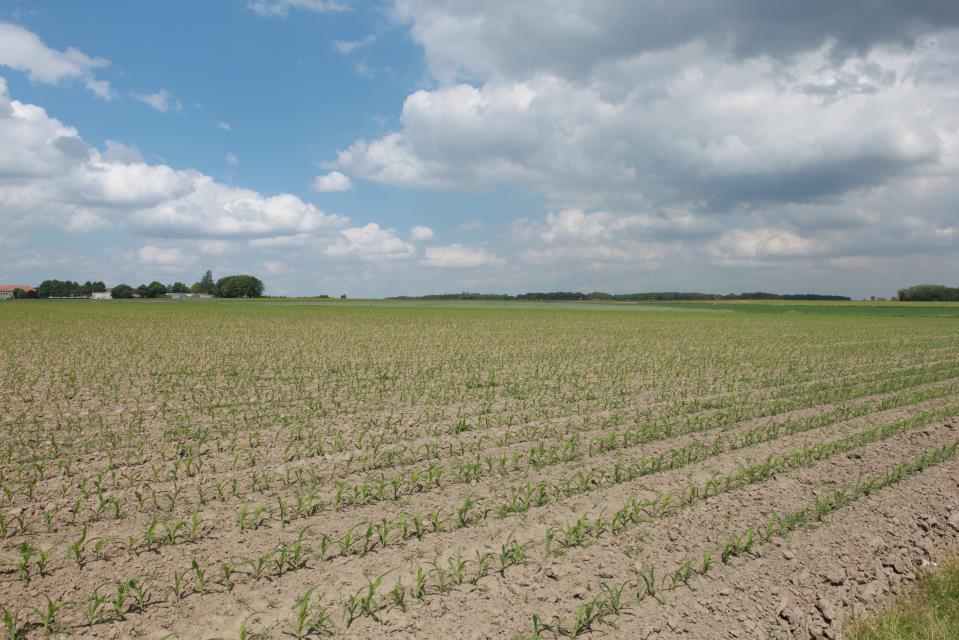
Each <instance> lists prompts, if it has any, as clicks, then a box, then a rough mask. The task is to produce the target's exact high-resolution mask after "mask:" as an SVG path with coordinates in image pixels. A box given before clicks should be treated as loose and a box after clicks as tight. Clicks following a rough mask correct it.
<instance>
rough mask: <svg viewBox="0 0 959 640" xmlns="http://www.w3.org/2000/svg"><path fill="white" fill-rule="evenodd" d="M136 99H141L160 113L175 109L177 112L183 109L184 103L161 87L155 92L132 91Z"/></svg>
mask: <svg viewBox="0 0 959 640" xmlns="http://www.w3.org/2000/svg"><path fill="white" fill-rule="evenodd" d="M130 95H132V96H133V98H134V99H135V100H139V101H140V102H142V103H143V104H145V105H149V106H150V107H153V108H154V109H156V110H157V111H159V112H160V113H166V112H167V111H170V110H173V111H176V112H177V113H179V112H181V111H183V103H182V102H180V101H179V100H177V99H176V98H174V97H173V95H171V94H170V92H169V91H167V90H166V89H160V90H159V91H154V92H153V93H136V92H134V93H131V94H130Z"/></svg>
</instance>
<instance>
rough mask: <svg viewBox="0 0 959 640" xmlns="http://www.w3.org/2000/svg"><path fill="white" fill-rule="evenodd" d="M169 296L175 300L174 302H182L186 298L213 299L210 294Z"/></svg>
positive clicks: (171, 294) (172, 294) (173, 294)
mask: <svg viewBox="0 0 959 640" xmlns="http://www.w3.org/2000/svg"><path fill="white" fill-rule="evenodd" d="M167 296H169V297H171V298H173V299H174V300H180V299H184V298H189V299H196V298H212V297H213V296H211V295H210V294H208V293H168V294H167Z"/></svg>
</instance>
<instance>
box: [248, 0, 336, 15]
mask: <svg viewBox="0 0 959 640" xmlns="http://www.w3.org/2000/svg"><path fill="white" fill-rule="evenodd" d="M246 8H247V9H249V10H250V11H252V12H253V13H255V14H257V15H258V16H263V17H265V18H276V17H280V18H285V17H286V16H287V15H288V14H289V13H290V10H291V9H300V10H303V11H314V12H316V13H339V12H341V11H349V9H350V7H349V5H346V4H343V3H342V2H335V0H251V2H248V3H247V4H246Z"/></svg>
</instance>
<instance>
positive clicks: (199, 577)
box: [190, 558, 207, 593]
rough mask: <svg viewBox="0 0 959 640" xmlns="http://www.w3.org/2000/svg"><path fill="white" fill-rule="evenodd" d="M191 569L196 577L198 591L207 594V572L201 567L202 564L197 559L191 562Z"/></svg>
mask: <svg viewBox="0 0 959 640" xmlns="http://www.w3.org/2000/svg"><path fill="white" fill-rule="evenodd" d="M190 567H191V568H192V569H193V574H194V575H195V576H196V586H197V591H199V592H200V593H206V577H207V576H206V570H205V569H203V568H201V567H200V564H199V563H198V562H197V561H196V558H194V559H193V560H192V561H191V562H190Z"/></svg>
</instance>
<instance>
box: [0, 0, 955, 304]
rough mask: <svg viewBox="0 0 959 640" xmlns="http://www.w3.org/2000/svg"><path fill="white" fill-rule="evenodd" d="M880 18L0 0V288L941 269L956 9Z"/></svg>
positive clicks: (828, 278)
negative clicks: (218, 280)
mask: <svg viewBox="0 0 959 640" xmlns="http://www.w3.org/2000/svg"><path fill="white" fill-rule="evenodd" d="M866 4H868V5H869V6H868V8H867V9H860V5H862V7H866ZM900 5H902V3H896V2H889V3H883V2H880V3H865V4H863V3H858V2H850V3H845V4H844V5H843V6H838V7H834V6H832V4H829V3H827V4H826V5H824V7H823V8H822V9H821V10H820V11H798V12H797V10H796V9H792V8H790V6H791V5H788V4H784V5H783V6H781V7H777V8H776V9H775V10H768V7H767V9H766V10H762V11H757V10H756V6H755V5H754V3H752V2H749V1H747V0H742V1H736V2H732V3H730V4H729V5H728V6H726V7H724V9H723V10H722V11H721V12H720V13H717V9H716V7H715V6H714V5H713V4H712V3H708V2H698V1H690V2H686V3H676V4H675V5H671V6H669V7H667V6H665V5H663V4H661V3H654V2H651V3H644V2H625V1H615V0H604V1H602V2H587V1H585V0H583V1H578V0H570V1H569V2H559V1H557V0H550V1H547V0H543V1H542V2H540V1H539V0H536V1H531V2H529V3H511V2H484V3H476V2H462V1H453V0H450V1H448V2H447V1H436V2H426V1H420V0H396V1H395V2H379V1H377V2H347V1H346V0H338V1H332V0H253V1H250V2H246V1H234V2H212V1H211V2H202V3H196V2H165V3H151V4H147V3H127V2H99V3H75V2H27V1H14V2H10V3H7V4H6V5H4V7H0V78H2V81H3V91H2V93H0V221H2V222H3V223H4V224H5V227H6V229H7V232H6V233H5V234H3V236H2V238H0V280H3V281H16V282H38V281H39V280H42V279H44V278H51V277H57V278H70V279H77V280H86V279H102V280H105V281H107V282H108V284H115V283H117V282H121V281H123V282H132V283H134V284H138V283H139V282H142V281H147V280H152V279H160V280H162V281H165V282H173V281H174V280H182V281H185V282H188V283H189V282H193V281H195V280H197V279H198V278H199V275H200V274H202V272H203V271H204V270H205V269H208V268H209V269H212V270H213V271H214V273H215V275H217V276H220V275H226V274H227V273H235V272H247V273H254V274H256V275H258V276H259V277H261V278H262V279H263V280H264V281H265V283H266V285H267V290H268V292H269V293H274V294H296V295H303V294H314V293H328V294H334V295H335V294H339V293H342V292H346V293H349V294H350V295H374V296H378V295H390V294H420V293H435V292H443V291H460V290H467V289H468V290H482V291H497V292H501V291H506V292H520V291H527V290H554V289H564V290H567V289H577V290H587V291H589V290H597V289H598V290H606V291H614V292H623V291H644V290H667V289H669V290H672V289H683V290H706V291H717V292H729V291H742V290H755V289H765V290H775V291H783V292H801V291H817V292H823V293H843V294H848V295H855V296H866V295H880V296H882V295H890V294H892V293H894V291H895V289H896V288H898V287H901V286H906V285H909V284H913V283H916V282H922V281H933V282H945V283H949V284H953V285H954V284H957V283H956V282H954V281H953V280H954V274H955V273H956V272H957V271H959V270H957V269H956V267H957V266H959V251H957V248H959V246H957V245H959V213H957V211H959V207H957V206H956V205H957V204H959V190H957V187H956V186H955V185H956V180H955V177H956V175H955V174H956V173H957V171H959V159H957V156H956V152H957V150H959V135H957V131H959V115H957V110H956V109H955V104H956V99H957V97H959V95H957V90H956V88H955V87H956V86H957V85H959V83H957V82H956V80H959V72H957V71H956V68H957V64H956V63H957V61H959V35H957V34H959V32H957V25H959V16H957V13H959V12H957V10H956V9H954V8H953V5H952V4H951V3H941V4H937V3H934V2H929V3H918V4H917V5H916V7H911V8H910V7H903V6H900ZM867 17H868V19H866V18H867Z"/></svg>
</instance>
